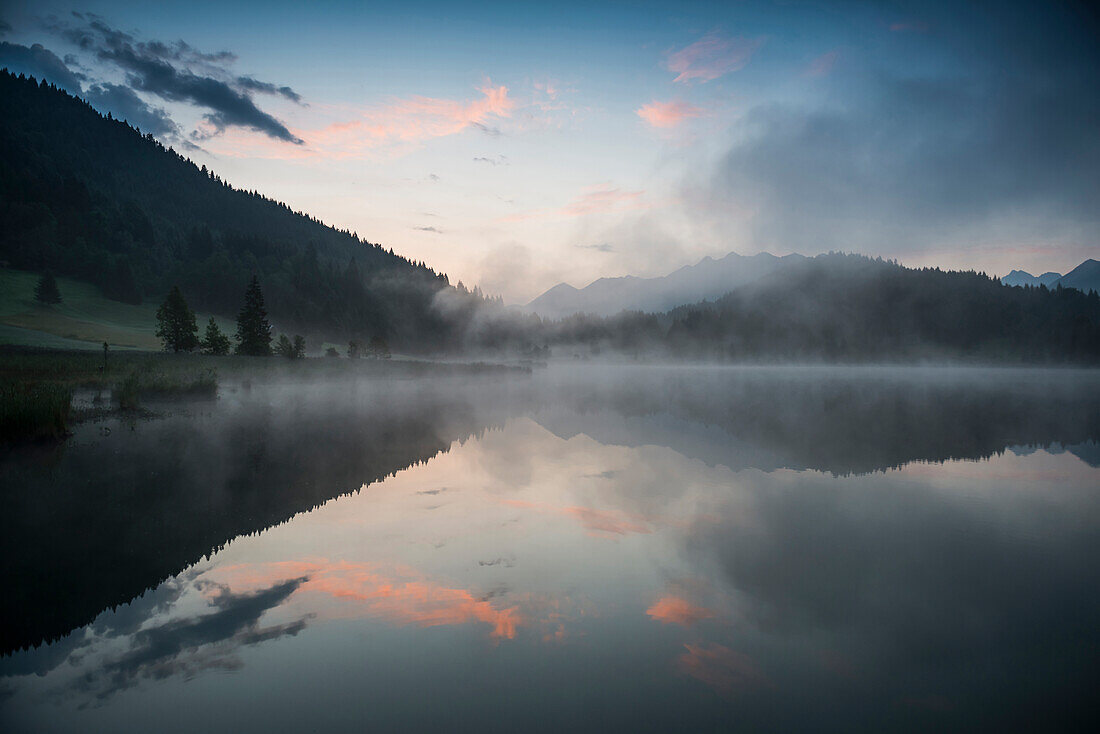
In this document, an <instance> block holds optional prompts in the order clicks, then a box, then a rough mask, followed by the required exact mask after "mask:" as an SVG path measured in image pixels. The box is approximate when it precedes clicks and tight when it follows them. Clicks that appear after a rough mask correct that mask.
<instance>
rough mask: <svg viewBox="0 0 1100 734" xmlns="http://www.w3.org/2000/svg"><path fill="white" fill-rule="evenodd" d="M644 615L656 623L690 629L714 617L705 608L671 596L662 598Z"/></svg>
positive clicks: (712, 613) (667, 595)
mask: <svg viewBox="0 0 1100 734" xmlns="http://www.w3.org/2000/svg"><path fill="white" fill-rule="evenodd" d="M645 613H646V614H648V615H649V616H650V617H653V619H656V620H657V621H658V622H664V623H665V624H678V625H680V626H681V627H690V626H692V625H693V624H695V623H696V622H700V621H702V620H704V619H710V618H711V617H713V616H714V612H712V611H711V610H709V609H707V608H706V607H698V606H695V605H694V604H692V603H691V602H689V601H687V600H686V599H682V598H680V597H678V596H672V595H671V594H666V595H665V596H662V597H661V598H660V599H658V600H657V601H656V602H655V603H654V604H653V606H651V607H650V608H649V609H647V610H646V612H645Z"/></svg>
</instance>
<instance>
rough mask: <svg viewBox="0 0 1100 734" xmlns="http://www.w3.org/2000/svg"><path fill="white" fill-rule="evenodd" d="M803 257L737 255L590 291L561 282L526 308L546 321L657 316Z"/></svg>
mask: <svg viewBox="0 0 1100 734" xmlns="http://www.w3.org/2000/svg"><path fill="white" fill-rule="evenodd" d="M805 259H806V258H805V257H804V256H802V255H785V256H783V257H777V256H775V255H771V254H769V253H766V252H761V253H760V254H758V255H751V256H745V255H738V254H737V253H735V252H731V253H730V254H728V255H726V256H725V257H723V258H720V259H718V260H715V259H713V258H710V257H705V258H703V259H702V260H700V261H699V262H698V263H696V264H695V265H685V266H684V267H682V268H680V269H679V270H677V271H675V272H673V273H670V274H668V275H665V276H663V277H657V278H639V277H636V276H633V275H628V276H625V277H622V278H600V279H599V280H597V281H594V282H592V283H591V284H589V285H587V286H585V287H584V288H579V289H578V288H574V287H573V286H571V285H569V284H567V283H559V284H558V285H556V286H554V287H553V288H551V289H550V290H548V291H546V292H545V293H543V294H542V295H541V296H539V297H538V298H536V299H534V300H533V301H531V302H530V303H528V304H527V305H526V306H525V309H526V310H528V311H532V312H534V313H537V314H539V315H540V316H542V317H544V318H561V317H564V316H569V315H571V314H575V313H588V314H594V315H597V316H612V315H614V314H617V313H619V312H620V311H645V312H647V313H657V312H662V311H668V310H669V309H671V308H675V307H676V306H682V305H684V304H687V303H696V302H698V301H705V300H713V299H715V298H720V297H722V296H724V295H725V294H726V293H729V292H730V291H731V290H733V289H734V288H737V287H738V286H741V285H745V284H746V283H751V282H752V281H754V280H758V279H759V278H762V277H763V276H765V275H769V274H771V273H773V272H776V271H777V270H780V269H783V268H786V267H789V266H790V265H793V264H795V263H799V262H803V261H804V260H805Z"/></svg>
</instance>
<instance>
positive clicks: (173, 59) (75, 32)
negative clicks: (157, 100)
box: [48, 13, 302, 145]
mask: <svg viewBox="0 0 1100 734" xmlns="http://www.w3.org/2000/svg"><path fill="white" fill-rule="evenodd" d="M73 15H74V17H75V18H76V20H77V21H79V23H80V25H78V26H72V25H69V24H65V23H61V22H59V21H51V23H50V24H49V25H48V28H49V29H50V30H52V31H53V32H55V33H58V34H59V35H61V36H62V37H64V38H65V39H66V40H68V41H69V42H70V43H73V44H75V45H76V46H78V47H80V48H81V49H83V50H84V51H87V52H89V53H94V54H95V56H96V58H98V59H99V60H100V61H102V62H106V63H109V64H113V65H115V66H117V67H118V68H120V69H122V70H123V71H125V72H126V81H127V84H128V85H129V86H130V88H131V89H132V90H137V91H142V92H147V93H149V94H154V95H157V96H158V97H161V98H162V99H166V100H169V101H172V102H186V103H190V104H194V105H197V106H199V107H204V108H206V109H208V110H210V112H209V113H207V114H206V115H205V120H206V122H207V123H208V124H209V125H210V126H211V128H212V129H211V130H206V131H202V132H201V133H197V134H196V133H193V136H194V137H197V138H198V139H204V138H208V137H211V136H212V135H217V134H220V133H221V132H223V131H224V130H225V129H226V128H227V127H244V128H248V129H251V130H255V131H257V132H261V133H263V134H265V135H267V136H269V137H272V138H275V139H277V140H283V141H286V142H289V143H294V144H296V145H301V144H302V140H301V139H299V138H298V137H296V136H295V135H294V134H293V133H291V132H290V130H289V129H287V127H286V126H285V125H284V124H283V123H281V122H280V121H279V120H277V119H276V118H275V117H273V116H272V115H270V114H268V113H266V112H264V111H263V110H261V109H260V108H259V107H257V106H256V103H255V102H254V101H253V100H252V98H251V97H250V96H249V93H250V92H261V93H265V94H277V95H280V96H282V97H285V98H287V99H290V100H292V101H294V102H297V103H299V104H301V96H300V95H299V94H298V93H297V92H295V91H294V90H293V89H291V88H290V87H285V86H283V87H278V86H276V85H274V84H270V83H268V82H262V81H259V80H256V79H253V78H252V77H246V76H233V75H230V74H229V72H228V71H227V70H225V69H224V68H222V66H220V65H223V64H226V63H229V62H232V61H233V60H235V59H236V56H235V55H234V54H232V53H230V52H228V51H219V52H216V53H202V52H200V51H198V50H196V49H194V48H193V47H191V46H190V45H188V44H187V43H185V42H183V41H176V42H175V43H164V42H161V41H156V40H153V41H138V40H137V39H136V38H135V37H134V36H133V35H131V34H130V33H127V32H125V31H120V30H118V29H116V28H112V27H111V26H109V25H108V24H107V23H105V22H104V21H103V20H102V19H100V18H98V17H97V16H93V15H89V14H79V13H74V14H73ZM190 66H197V67H199V68H200V71H202V72H204V73H196V72H195V71H193V70H192V69H191V68H189V67H190Z"/></svg>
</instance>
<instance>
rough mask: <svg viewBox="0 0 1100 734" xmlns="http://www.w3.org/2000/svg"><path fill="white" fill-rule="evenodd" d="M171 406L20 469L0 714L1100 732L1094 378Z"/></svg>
mask: <svg viewBox="0 0 1100 734" xmlns="http://www.w3.org/2000/svg"><path fill="white" fill-rule="evenodd" d="M161 412H162V413H163V415H162V416H161V417H159V418H155V419H149V420H138V421H134V422H127V421H125V420H121V419H110V420H105V421H102V422H99V423H89V424H84V425H82V426H80V427H79V428H78V430H77V432H76V435H74V436H73V437H72V439H70V440H69V441H68V442H67V443H65V444H63V445H61V446H58V447H56V448H52V449H47V448H37V449H34V450H26V449H20V450H17V451H16V450H9V451H8V452H7V453H5V454H4V455H3V456H2V457H0V468H2V470H3V471H2V474H0V477H2V478H0V492H2V497H3V500H4V502H5V507H7V508H8V509H9V511H8V512H6V513H4V515H3V519H0V544H2V545H0V553H2V557H3V564H4V578H5V580H6V581H7V583H6V584H5V587H6V589H7V590H8V591H9V592H12V593H7V594H5V595H4V600H3V601H2V602H0V614H2V622H3V624H2V625H0V628H2V630H3V639H2V642H3V651H4V652H5V653H7V654H6V655H5V656H4V657H2V658H0V724H2V727H0V728H3V729H4V730H5V731H12V732H19V731H67V730H74V729H77V728H79V729H84V730H105V731H135V732H137V731H150V730H158V731H194V730H206V731H271V730H323V731H361V730H364V729H366V730H372V731H398V730H399V731H428V730H456V729H458V730H469V729H475V728H476V729H478V730H481V731H515V730H518V729H523V730H537V731H558V730H562V729H567V728H568V729H573V730H582V731H588V730H591V731H607V730H614V729H620V730H648V731H668V730H686V731H699V730H731V729H738V730H746V731H762V730H769V731H770V730H780V731H782V730H787V731H789V730H814V731H831V730H836V731H884V730H889V731H892V730H908V731H927V730H964V729H965V730H972V729H974V728H993V727H998V728H1009V729H1019V728H1027V729H1046V730H1050V729H1060V730H1072V729H1082V730H1084V729H1091V728H1092V727H1093V726H1094V725H1095V724H1096V723H1097V722H1096V714H1095V707H1094V706H1091V705H1090V698H1091V695H1092V690H1091V685H1090V678H1091V670H1092V668H1093V667H1094V664H1095V658H1096V655H1095V652H1096V649H1097V643H1098V641H1100V639H1098V637H1100V636H1098V633H1097V632H1096V630H1095V624H1094V622H1095V619H1096V618H1097V614H1098V613H1100V592H1098V591H1097V582H1098V581H1100V578H1097V576H1098V574H1097V571H1096V564H1095V559H1096V558H1097V557H1098V553H1100V533H1098V531H1097V527H1100V494H1098V492H1097V489H1098V488H1100V375H1097V374H1096V373H1095V372H1090V371H1073V370H1023V369H1005V370H986V369H955V370H949V369H942V368H928V369H920V368H911V369H894V368H875V367H865V368H858V369H848V368H840V367H837V368H810V367H767V368H764V367H753V368H728V367H638V368H624V367H598V366H593V367H579V368H566V367H560V366H551V367H550V368H549V369H546V370H536V371H535V372H534V373H533V374H531V375H523V374H514V375H506V374H499V375H493V376H486V377H474V378H459V377H448V378H435V379H404V380H398V379H394V380H375V381H363V382H355V381H345V382H340V383H327V384H320V383H308V384H301V383H294V382H291V381H282V382H278V383H275V384H266V385H263V384H256V385H253V386H251V387H248V388H246V387H245V386H244V385H235V386H229V387H226V388H224V389H223V391H222V395H221V396H220V398H219V399H218V400H217V401H216V402H205V403H192V404H182V405H181V404H171V405H168V406H164V407H163V409H162V410H161ZM43 640H48V641H49V642H48V643H47V644H41V645H38V646H37V647H34V645H36V644H37V643H40V642H42V641H43ZM21 648H22V649H21Z"/></svg>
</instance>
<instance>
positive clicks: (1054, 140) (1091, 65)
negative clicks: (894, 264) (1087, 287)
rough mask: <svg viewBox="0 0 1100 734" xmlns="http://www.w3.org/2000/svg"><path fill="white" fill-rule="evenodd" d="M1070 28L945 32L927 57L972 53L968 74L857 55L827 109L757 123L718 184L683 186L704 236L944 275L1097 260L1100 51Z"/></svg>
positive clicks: (699, 178)
mask: <svg viewBox="0 0 1100 734" xmlns="http://www.w3.org/2000/svg"><path fill="white" fill-rule="evenodd" d="M945 12H946V11H945ZM1013 12H1015V13H1019V14H1020V15H1019V17H1016V16H1014V15H1013V14H1012V13H1013ZM1057 15H1058V13H1056V12H1052V13H1051V14H1048V15H1043V16H1042V17H1041V18H1040V17H1036V16H1035V14H1032V13H1026V12H1025V11H1024V9H1022V8H1021V9H1017V10H1012V12H1009V11H1008V10H1006V12H1005V13H1003V14H1001V15H999V20H998V23H996V24H992V25H990V26H989V27H988V28H986V27H985V26H984V25H983V26H982V29H983V30H982V32H978V30H977V29H976V28H975V27H974V26H973V25H970V24H963V23H957V24H955V26H952V24H949V23H941V22H936V23H935V25H936V27H937V28H942V29H943V30H942V31H940V32H939V33H937V34H936V35H935V36H934V37H932V38H928V39H927V40H925V39H922V43H927V44H929V45H934V46H933V47H932V48H923V49H922V50H921V54H922V55H927V54H929V53H938V54H939V55H941V56H944V55H947V54H950V53H955V52H958V51H960V50H964V51H965V53H966V54H967V55H968V58H969V57H972V58H973V59H974V63H971V64H968V65H967V66H966V67H965V68H950V69H938V70H935V71H924V72H921V73H917V72H915V71H912V70H911V69H906V70H905V71H901V72H899V71H896V70H887V69H883V68H879V67H878V66H877V65H876V63H875V62H876V57H875V56H874V55H871V54H865V55H862V56H860V55H859V51H858V50H856V49H852V50H848V49H846V50H845V54H846V56H848V55H852V56H853V59H852V61H853V63H849V64H846V65H845V70H844V72H845V73H844V74H843V75H839V74H836V73H834V74H832V75H829V76H828V77H824V78H823V87H824V89H823V92H824V94H823V95H822V97H821V98H820V101H809V100H803V101H797V102H795V101H789V102H783V103H771V104H762V105H759V106H757V107H755V108H750V109H748V110H747V111H745V112H744V114H743V115H742V116H741V117H740V118H739V119H738V120H737V121H735V123H734V124H733V126H732V127H731V129H730V140H731V143H730V145H729V147H728V149H727V151H726V153H725V155H723V156H721V157H720V158H719V160H718V161H717V162H716V164H715V165H714V167H713V169H712V170H713V173H712V175H711V176H709V177H708V176H707V174H706V173H704V174H702V175H700V174H699V173H698V172H697V171H693V172H692V173H691V174H690V176H685V179H684V184H683V189H682V190H683V198H684V200H685V201H686V202H688V211H689V212H690V214H691V215H692V216H693V217H694V218H693V221H694V222H697V223H709V225H708V226H710V227H711V230H712V231H714V232H724V233H725V236H726V237H727V238H730V237H732V238H735V239H736V240H738V241H739V242H740V243H741V247H743V248H750V249H766V248H782V249H783V250H784V251H788V252H790V251H795V252H808V253H815V252H822V251H825V250H829V249H843V250H849V251H851V250H854V251H862V252H869V253H872V254H881V255H884V256H901V257H906V258H913V257H918V258H921V257H925V256H931V255H935V256H936V257H937V258H938V259H940V260H941V262H942V258H943V256H945V255H949V256H951V257H959V256H960V253H962V256H963V257H965V256H967V255H966V254H965V253H967V252H968V251H969V252H972V253H978V252H979V251H980V249H983V248H990V249H992V250H993V252H994V253H995V254H996V253H998V250H997V248H1008V247H1017V246H1019V245H1022V244H1034V243H1039V242H1042V243H1048V244H1049V243H1060V244H1061V246H1063V247H1066V246H1073V247H1074V248H1077V249H1079V250H1081V249H1084V248H1085V247H1095V244H1094V243H1095V242H1097V241H1100V137H1098V134H1097V130H1100V97H1098V96H1097V95H1096V94H1095V90H1096V89H1098V88H1100V47H1097V46H1096V44H1095V41H1094V40H1093V39H1091V38H1088V37H1087V36H1088V35H1089V34H1088V32H1087V31H1085V30H1081V29H1075V28H1074V27H1073V25H1072V19H1071V18H1069V12H1068V11H1066V16H1067V17H1065V18H1062V19H1058V17H1056V16H1057ZM1048 16H1049V17H1048ZM1036 24H1038V26H1036ZM956 26H957V27H956ZM935 46H941V47H942V48H936V47H935ZM1085 243H1092V244H1087V245H1086V244H1085ZM925 253H929V255H925ZM982 257H983V259H984V260H986V261H987V262H988V258H989V257H990V256H989V255H988V254H983V255H982ZM970 262H971V266H973V264H974V262H973V260H971V261H970ZM996 266H998V267H1000V266H1001V264H1000V263H998V264H996ZM1014 267H1019V266H1018V265H1017V266H1014ZM1045 269H1051V268H1050V267H1047V268H1045Z"/></svg>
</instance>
